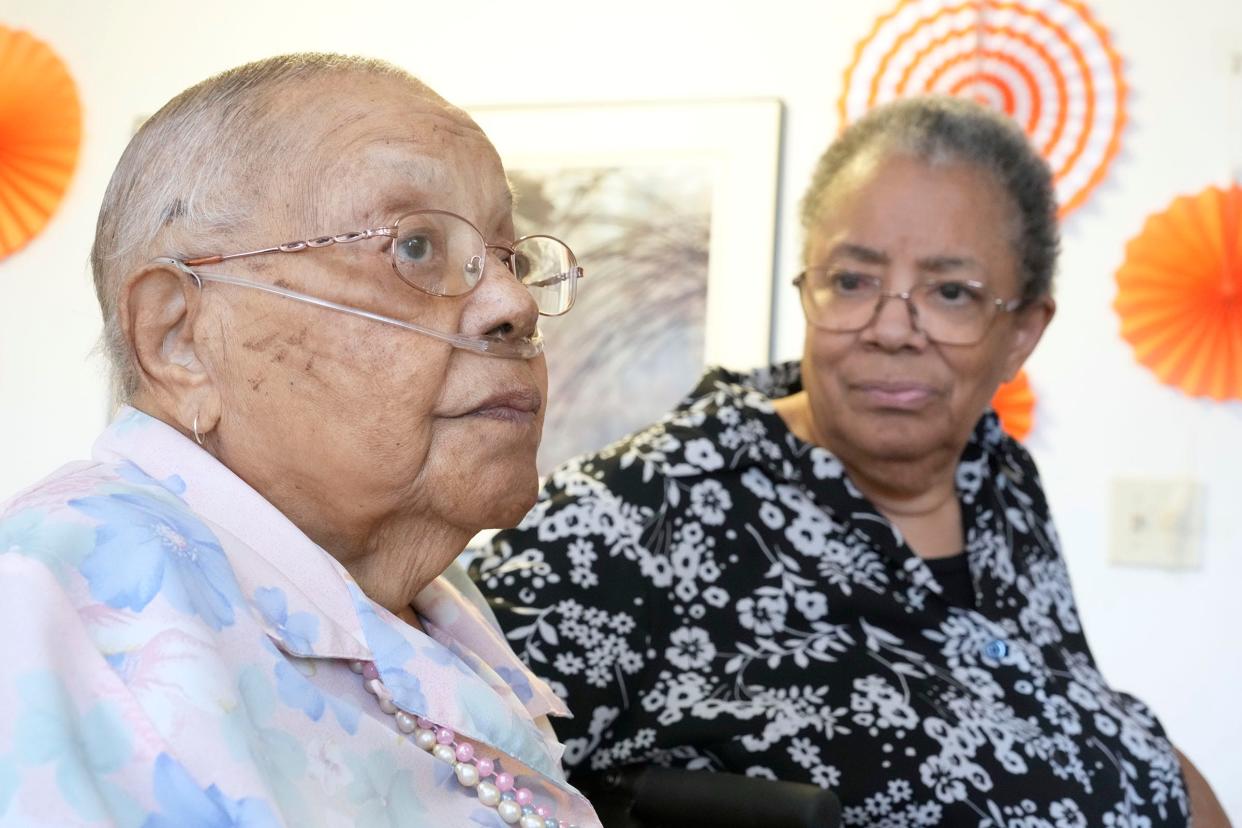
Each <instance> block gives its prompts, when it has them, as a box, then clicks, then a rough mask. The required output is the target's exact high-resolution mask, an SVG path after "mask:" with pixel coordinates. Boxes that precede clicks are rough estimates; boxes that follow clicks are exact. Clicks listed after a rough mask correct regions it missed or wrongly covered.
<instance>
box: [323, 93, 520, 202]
mask: <svg viewBox="0 0 1242 828" xmlns="http://www.w3.org/2000/svg"><path fill="white" fill-rule="evenodd" d="M332 93H333V94H332V95H331V96H330V97H329V98H328V100H327V101H324V100H323V99H322V98H320V99H319V102H320V106H319V108H318V111H316V112H315V113H314V117H313V124H308V125H306V126H307V127H309V128H310V130H311V133H312V134H314V133H318V136H317V137H316V138H314V139H313V146H312V147H311V148H310V152H309V153H308V162H309V166H310V167H311V168H312V170H311V173H312V175H313V185H312V186H310V187H304V188H299V189H300V190H301V192H302V194H304V195H305V196H309V197H310V198H313V199H315V200H316V202H317V203H316V204H315V205H314V207H313V208H312V209H313V212H315V213H317V214H319V215H322V216H324V218H326V219H331V220H344V219H346V218H354V219H361V218H363V217H365V218H367V219H368V220H376V221H380V220H386V219H391V218H393V217H394V211H400V210H403V209H417V208H421V207H435V208H438V209H446V210H452V211H454V212H460V213H462V215H465V216H467V217H468V218H471V219H472V220H475V219H477V220H479V221H485V220H489V219H490V217H491V214H493V213H495V212H497V211H498V210H503V209H505V208H507V207H508V206H509V205H510V196H509V189H508V184H507V181H506V179H505V174H504V168H503V166H502V165H501V162H500V158H499V156H498V155H497V154H496V151H495V149H494V148H493V147H492V145H491V142H490V141H489V140H488V139H487V136H486V135H484V134H483V132H482V131H481V130H480V129H479V128H478V127H477V126H475V124H474V123H473V122H472V121H471V120H470V119H469V118H468V117H467V116H465V114H464V113H461V112H460V111H459V110H454V109H451V108H449V107H447V106H446V105H444V104H442V103H441V102H439V101H433V100H429V99H427V98H426V97H423V96H421V95H418V94H415V92H414V91H413V90H410V89H408V88H406V87H404V86H401V85H397V84H391V83H389V84H382V85H381V86H380V87H378V88H375V87H371V86H369V85H362V88H353V89H350V88H348V87H346V88H344V89H342V88H339V87H337V88H334V89H333V90H332Z"/></svg>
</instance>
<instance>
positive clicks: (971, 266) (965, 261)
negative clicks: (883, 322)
mask: <svg viewBox="0 0 1242 828" xmlns="http://www.w3.org/2000/svg"><path fill="white" fill-rule="evenodd" d="M838 258H842V259H853V260H855V261H858V262H862V263H863V264H870V265H886V264H889V262H890V259H889V257H888V254H886V253H884V252H883V251H880V250H876V249H874V248H871V247H867V246H866V245H862V244H854V243H852V242H842V243H841V244H838V245H837V246H836V247H834V248H833V249H832V252H831V253H830V254H829V255H828V258H827V261H829V262H831V261H833V260H835V259H838ZM915 264H916V265H917V266H918V269H919V270H922V271H926V272H929V273H947V272H951V271H954V270H975V271H982V270H983V266H982V265H981V264H979V262H978V261H976V260H975V259H972V258H970V257H969V256H928V257H926V258H922V259H919V260H918V261H917V262H916V263H915Z"/></svg>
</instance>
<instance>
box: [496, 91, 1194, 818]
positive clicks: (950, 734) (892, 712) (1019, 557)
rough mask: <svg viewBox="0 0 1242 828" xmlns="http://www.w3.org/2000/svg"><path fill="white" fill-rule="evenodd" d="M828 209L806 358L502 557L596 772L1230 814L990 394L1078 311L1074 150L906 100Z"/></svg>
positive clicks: (830, 177) (734, 386) (711, 411)
mask: <svg viewBox="0 0 1242 828" xmlns="http://www.w3.org/2000/svg"><path fill="white" fill-rule="evenodd" d="M803 220H804V226H805V230H806V233H807V242H806V248H805V259H806V269H805V271H804V272H803V273H802V274H801V275H800V276H799V277H798V278H797V280H795V281H796V284H797V286H798V289H799V290H800V291H801V297H802V306H803V309H804V310H805V313H806V319H807V322H808V323H809V324H808V325H807V331H806V345H805V351H804V353H803V358H802V361H801V364H800V365H798V364H789V365H782V366H777V367H776V368H773V369H768V370H763V371H759V372H757V373H754V374H751V375H748V376H743V375H738V374H734V373H730V372H727V371H723V370H715V371H711V372H709V373H708V374H707V376H706V377H705V378H704V379H703V381H702V383H701V384H700V385H699V387H698V388H697V389H696V390H695V391H694V392H693V393H692V394H691V395H690V396H689V397H688V398H687V399H686V400H685V401H684V402H683V403H682V404H681V405H680V406H679V407H678V408H677V409H676V410H674V411H673V412H672V413H671V414H669V415H668V416H667V417H666V418H665V419H664V420H663V421H661V422H660V423H658V424H656V425H654V426H652V427H651V428H649V429H647V430H645V431H643V432H641V433H639V434H636V435H634V436H632V437H630V438H628V439H626V440H623V441H622V442H620V443H618V444H616V445H613V446H610V447H608V448H606V449H604V450H603V451H601V452H600V453H598V454H596V455H594V456H589V457H585V458H581V459H579V460H576V461H572V462H570V463H569V464H568V465H566V466H564V467H562V468H560V469H558V470H557V471H556V472H554V473H553V474H552V476H551V478H550V481H549V483H548V484H547V486H546V488H545V490H544V491H543V494H542V495H541V497H540V499H539V502H538V503H537V504H536V506H535V508H534V510H533V511H532V512H531V513H530V514H529V515H528V516H527V518H526V520H525V521H524V522H523V523H522V525H521V526H520V527H519V529H518V530H516V531H511V532H505V533H501V534H500V535H499V536H497V538H496V539H495V540H494V541H493V543H492V545H491V547H490V553H489V554H488V555H486V556H484V557H482V558H481V559H479V560H478V561H477V562H476V564H475V565H474V568H473V574H474V576H475V577H476V579H477V580H478V581H479V582H480V583H481V585H482V586H483V587H484V589H485V590H486V591H490V592H491V593H492V594H493V596H494V599H495V601H494V604H495V608H496V609H497V611H498V613H499V614H500V619H501V623H502V626H505V627H506V628H507V631H508V637H509V638H510V640H511V641H512V642H513V643H514V644H515V647H516V648H517V649H518V650H519V652H521V653H522V654H523V656H524V657H525V658H526V659H527V660H528V663H529V664H530V665H531V666H532V667H533V668H534V669H535V670H536V672H538V673H539V674H540V675H542V676H544V677H546V678H548V679H549V680H551V683H552V684H553V686H554V687H555V688H556V689H557V691H558V692H559V693H560V694H561V695H562V696H563V697H565V698H566V699H567V701H568V702H569V705H570V707H571V709H572V710H574V712H575V713H576V714H577V718H575V719H574V720H572V721H571V722H569V723H567V724H565V725H564V726H562V725H559V724H558V726H557V727H558V731H559V732H560V734H561V736H562V737H563V738H564V739H565V741H566V747H567V751H566V762H567V763H568V764H570V765H572V766H573V767H574V768H576V769H577V770H579V771H587V770H601V769H608V768H615V767H618V766H622V765H625V764H629V763H659V764H671V765H676V766H684V767H689V768H704V769H716V770H728V771H733V772H735V773H746V774H750V775H753V776H762V777H769V778H772V777H775V778H780V779H785V780H796V781H805V782H812V783H815V784H818V785H821V786H824V787H829V788H832V789H833V790H835V791H836V792H837V793H838V794H839V796H840V797H841V800H842V803H843V804H844V805H845V806H846V807H845V811H844V817H845V821H846V823H847V824H850V825H909V826H914V825H967V824H969V825H981V826H1001V825H1006V826H1008V825H1019V824H1020V825H1024V826H1054V825H1055V826H1087V825H1091V826H1096V825H1185V824H1186V821H1187V815H1188V812H1189V811H1190V810H1191V809H1192V807H1193V810H1194V811H1195V813H1196V817H1197V819H1196V824H1202V822H1201V821H1200V820H1199V819H1198V818H1199V817H1202V818H1203V819H1208V818H1209V817H1210V816H1211V815H1212V814H1216V815H1219V808H1218V806H1215V803H1214V800H1212V799H1211V795H1210V792H1206V793H1204V796H1203V798H1202V799H1196V798H1195V797H1194V796H1193V795H1192V797H1191V801H1190V802H1189V803H1188V798H1187V787H1186V784H1185V783H1184V781H1183V776H1182V773H1181V768H1179V761H1178V755H1177V754H1176V753H1175V752H1174V750H1173V748H1172V746H1171V745H1170V743H1169V741H1168V739H1167V738H1166V736H1165V734H1164V731H1163V730H1162V729H1161V727H1160V725H1159V723H1158V722H1157V721H1156V719H1155V717H1154V716H1153V715H1152V713H1151V712H1150V711H1149V710H1148V709H1147V708H1146V707H1145V706H1144V705H1143V704H1142V703H1141V702H1139V701H1137V700H1135V699H1133V698H1131V697H1130V696H1127V695H1125V694H1123V693H1120V692H1118V691H1116V690H1114V689H1113V688H1112V687H1110V686H1109V685H1108V683H1107V682H1106V681H1105V680H1104V678H1103V677H1102V676H1101V675H1100V673H1099V671H1098V670H1097V669H1096V665H1095V661H1094V659H1093V658H1092V655H1091V651H1090V649H1089V648H1088V646H1087V640H1086V638H1085V636H1084V634H1083V630H1082V627H1081V624H1080V622H1079V618H1078V614H1077V611H1076V608H1075V605H1074V599H1073V595H1072V593H1071V590H1070V584H1069V578H1068V574H1067V572H1066V568H1065V564H1064V562H1063V561H1062V558H1061V553H1060V549H1059V546H1058V542H1057V537H1056V533H1055V531H1054V529H1053V526H1052V523H1051V519H1050V517H1049V514H1048V507H1047V503H1046V501H1045V498H1044V495H1043V492H1042V491H1041V489H1040V483H1039V477H1038V474H1037V472H1036V469H1035V466H1034V464H1033V463H1032V461H1031V458H1030V456H1029V455H1028V454H1027V453H1026V452H1025V451H1024V450H1023V449H1022V447H1021V446H1020V445H1018V444H1017V443H1016V442H1014V441H1013V440H1011V439H1009V438H1008V437H1007V436H1005V435H1004V434H1003V433H1002V431H1001V430H1000V428H999V426H998V423H997V419H996V417H995V415H994V414H992V413H990V412H988V411H987V408H988V403H989V400H990V399H991V397H992V396H993V394H994V393H995V391H996V388H997V386H998V384H999V383H1000V382H1002V381H1003V380H1005V379H1007V378H1010V377H1012V376H1013V375H1014V374H1015V373H1016V372H1017V370H1018V369H1019V368H1020V367H1021V365H1022V364H1023V361H1024V360H1025V359H1026V358H1027V356H1028V355H1029V354H1030V353H1031V351H1032V350H1033V349H1034V348H1035V346H1036V344H1037V343H1038V342H1039V339H1040V336H1041V335H1042V334H1043V332H1044V328H1045V326H1046V325H1047V324H1048V323H1049V321H1050V320H1051V319H1052V316H1053V310H1054V305H1053V300H1052V298H1051V280H1052V274H1053V270H1054V264H1055V260H1056V255H1057V247H1058V237H1057V228H1056V222H1055V206H1054V196H1053V189H1052V183H1051V178H1050V175H1049V172H1048V168H1047V166H1046V165H1045V164H1044V163H1043V162H1042V161H1041V160H1040V159H1039V157H1038V156H1037V155H1036V154H1035V152H1034V151H1033V150H1032V149H1031V147H1030V146H1029V145H1028V143H1027V142H1026V140H1025V138H1024V136H1023V135H1022V134H1021V132H1020V131H1019V130H1018V129H1017V128H1016V127H1015V126H1013V125H1012V124H1011V123H1010V122H1008V121H1007V119H1004V118H1002V117H1000V116H996V115H992V114H991V113H989V112H988V111H987V110H984V109H983V108H981V107H979V106H976V105H974V104H970V103H966V102H961V101H953V100H939V99H930V100H913V101H907V102H904V103H899V104H895V105H892V106H889V107H887V108H884V109H880V110H877V111H875V112H874V113H872V114H871V115H869V116H868V117H866V118H865V119H863V120H861V121H860V122H858V123H857V124H855V125H854V126H852V127H851V128H849V129H848V130H846V131H845V132H844V133H843V134H842V135H841V136H840V137H839V138H838V139H837V141H836V142H834V143H833V145H832V146H831V147H830V148H829V149H828V151H827V152H826V154H825V155H824V156H823V158H822V160H821V161H820V163H819V166H818V169H817V171H816V173H815V177H814V181H813V183H812V185H811V187H810V190H809V192H808V194H807V196H806V198H805V201H804V213H803ZM1182 767H1184V768H1185V770H1186V771H1187V777H1186V778H1187V780H1188V781H1190V782H1191V783H1192V787H1191V790H1192V794H1193V792H1194V791H1195V790H1200V791H1206V787H1198V788H1196V787H1195V786H1197V785H1199V784H1200V782H1201V777H1198V775H1197V774H1196V773H1195V772H1194V771H1193V769H1192V768H1191V767H1190V766H1189V764H1183V766H1182ZM575 778H577V777H575Z"/></svg>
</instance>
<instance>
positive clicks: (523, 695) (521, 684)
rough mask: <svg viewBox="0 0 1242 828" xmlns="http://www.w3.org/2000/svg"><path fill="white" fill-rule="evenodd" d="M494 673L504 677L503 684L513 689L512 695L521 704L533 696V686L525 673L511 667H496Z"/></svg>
mask: <svg viewBox="0 0 1242 828" xmlns="http://www.w3.org/2000/svg"><path fill="white" fill-rule="evenodd" d="M496 675H498V676H500V677H501V678H502V679H504V682H505V684H507V685H509V688H510V689H511V690H513V695H515V696H517V697H518V699H519V700H520V701H521V702H522V704H526V703H527V702H529V701H530V700H531V699H533V698H534V697H535V691H534V688H532V687H531V686H530V680H529V679H528V678H526V674H525V673H523V672H521V671H520V670H515V669H513V668H512V667H497V668H496Z"/></svg>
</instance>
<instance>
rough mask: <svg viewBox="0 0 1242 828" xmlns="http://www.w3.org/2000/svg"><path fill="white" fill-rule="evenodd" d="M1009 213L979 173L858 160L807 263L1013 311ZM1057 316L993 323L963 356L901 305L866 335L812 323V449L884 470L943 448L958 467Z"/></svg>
mask: <svg viewBox="0 0 1242 828" xmlns="http://www.w3.org/2000/svg"><path fill="white" fill-rule="evenodd" d="M1015 210H1016V208H1015V206H1014V205H1013V204H1012V203H1011V200H1010V199H1009V197H1008V196H1007V194H1006V193H1005V192H1004V191H1003V190H1002V189H1001V187H1000V186H999V185H998V184H997V183H996V182H995V181H994V180H993V179H992V178H991V177H990V176H989V174H988V173H987V172H986V171H984V170H981V169H978V168H975V167H972V166H969V165H966V164H960V163H945V164H934V165H932V164H928V163H926V162H924V161H921V160H917V159H915V158H912V157H909V156H906V155H897V154H888V155H881V156H878V157H877V156H874V155H873V156H863V157H861V158H859V159H858V160H856V161H855V162H854V163H853V164H851V165H850V167H848V168H847V169H846V170H844V171H843V172H842V173H841V175H840V176H839V177H838V179H837V181H836V182H834V184H833V185H832V187H831V188H830V189H829V191H828V192H827V193H825V196H824V203H823V205H822V206H821V209H820V216H821V219H820V222H819V224H818V226H817V227H816V228H815V230H814V231H813V233H812V236H811V238H810V240H809V244H808V247H807V265H808V266H809V267H825V268H829V269H830V270H831V271H839V272H841V273H845V274H848V273H857V274H867V275H874V276H878V277H879V278H880V279H881V280H882V282H883V285H884V290H886V291H905V290H908V289H910V288H912V287H914V286H915V285H918V284H921V283H923V282H927V281H930V280H946V279H961V280H973V281H979V282H982V283H984V284H985V285H986V286H988V288H989V289H990V290H991V291H992V292H993V293H994V294H995V295H996V296H997V297H998V298H1000V299H1003V300H1010V299H1014V298H1016V297H1018V296H1019V295H1020V293H1021V282H1020V278H1019V269H1018V267H1019V265H1018V259H1017V256H1016V254H1015V251H1014V248H1013V244H1012V238H1013V227H1014V221H1015V218H1014V217H1015ZM1050 308H1051V301H1050V300H1044V301H1041V302H1036V303H1034V306H1033V307H1032V308H1030V309H1024V310H1021V311H1018V312H1016V313H1004V314H999V315H998V317H997V318H996V319H995V320H994V321H993V323H992V325H991V327H990V328H989V329H988V332H987V335H986V336H985V337H984V339H983V340H982V341H981V342H979V343H978V344H975V345H968V346H963V345H941V344H937V343H934V342H930V341H928V339H927V337H926V336H925V335H923V334H922V333H921V332H920V331H919V330H918V329H917V328H916V327H915V325H914V324H913V322H912V320H911V316H910V313H909V311H908V310H907V307H906V304H905V303H904V302H903V301H901V300H899V299H889V300H888V301H886V302H885V303H884V305H883V307H882V308H881V311H880V313H879V314H878V315H877V316H876V317H874V318H873V319H872V321H871V324H870V325H868V327H866V328H865V329H863V330H862V331H857V332H852V333H832V332H827V331H823V330H820V329H817V328H815V327H813V326H811V325H808V326H807V333H806V344H805V349H804V352H803V382H804V387H805V389H806V391H807V394H808V397H809V399H810V404H811V411H812V417H813V421H814V424H815V429H816V432H817V436H818V438H820V439H821V440H822V441H823V442H825V443H826V444H827V445H828V446H829V447H830V448H833V449H834V450H835V451H837V452H839V453H845V454H848V453H854V454H858V455H864V456H867V457H870V458H874V459H879V460H886V461H905V460H917V459H919V458H921V457H926V456H928V454H929V453H931V452H934V451H937V450H942V451H943V450H947V451H950V452H952V453H953V454H954V455H955V456H956V454H957V453H959V452H960V451H961V448H962V447H963V446H964V445H965V443H966V441H967V439H968V438H969V435H970V432H971V430H972V429H973V427H974V425H975V423H976V421H977V420H978V418H979V416H980V415H981V414H982V413H983V411H984V409H985V408H986V406H987V405H988V403H989V401H990V400H991V398H992V396H993V395H994V394H995V392H996V388H997V386H998V385H999V384H1000V383H1001V382H1003V381H1005V380H1006V379H1008V378H1010V377H1011V376H1012V375H1013V374H1014V373H1016V372H1017V370H1018V368H1019V367H1021V365H1022V362H1023V361H1024V360H1025V359H1026V356H1027V355H1028V354H1029V353H1030V351H1031V350H1032V349H1033V348H1034V346H1035V343H1036V342H1038V339H1039V335H1040V333H1042V331H1043V327H1044V325H1045V324H1046V323H1047V320H1048V318H1049V317H1050V315H1051V310H1050ZM1045 311H1046V313H1045Z"/></svg>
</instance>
